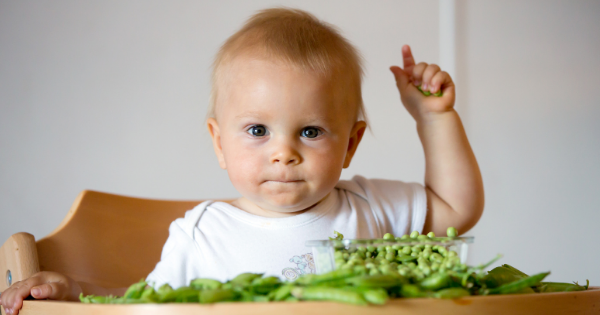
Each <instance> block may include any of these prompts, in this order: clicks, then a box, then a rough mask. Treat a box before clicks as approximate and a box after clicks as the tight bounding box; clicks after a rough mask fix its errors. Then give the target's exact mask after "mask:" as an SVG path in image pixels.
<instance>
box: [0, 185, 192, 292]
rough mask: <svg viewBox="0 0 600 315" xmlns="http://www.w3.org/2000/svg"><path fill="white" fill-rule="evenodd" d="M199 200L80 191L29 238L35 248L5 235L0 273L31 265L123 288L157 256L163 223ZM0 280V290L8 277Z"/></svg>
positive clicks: (25, 237) (31, 269)
mask: <svg viewBox="0 0 600 315" xmlns="http://www.w3.org/2000/svg"><path fill="white" fill-rule="evenodd" d="M199 203H201V201H169V200H154V199H142V198H132V197H126V196H120V195H114V194H108V193H101V192H96V191H88V190H86V191H83V192H82V193H81V194H79V196H78V197H77V199H76V200H75V202H74V203H73V206H72V207H71V210H70V211H69V213H68V214H67V216H66V217H65V218H64V219H63V221H62V222H61V224H60V225H59V226H58V227H57V228H56V229H55V230H54V231H53V232H52V233H50V235H48V236H46V237H44V238H42V239H40V240H38V241H37V242H35V248H32V247H33V246H32V244H33V237H31V235H30V234H27V233H17V234H15V235H13V236H11V238H10V239H9V240H8V241H7V242H6V243H5V244H4V245H3V246H2V250H0V268H2V267H4V268H3V269H7V270H6V271H5V270H3V269H0V272H1V274H0V275H2V274H5V273H6V276H7V278H8V269H10V268H12V270H11V276H12V278H13V283H14V282H16V280H21V279H24V278H27V277H29V276H30V275H31V274H33V273H35V272H36V271H37V270H36V267H37V268H38V269H39V270H41V271H44V270H48V271H56V272H59V273H62V274H65V275H67V276H69V277H71V278H73V279H75V280H76V281H83V282H89V283H93V284H96V285H100V286H103V287H126V286H129V285H131V284H132V283H134V282H137V281H139V280H140V279H142V278H145V277H146V276H147V275H148V274H149V273H150V271H152V270H153V269H154V267H155V265H156V263H157V262H158V261H159V260H160V254H161V251H162V247H163V245H164V243H165V241H166V240H167V237H168V235H169V231H168V229H169V224H170V223H171V222H172V221H173V220H175V219H176V218H179V217H183V216H184V214H185V212H186V211H187V210H190V209H192V208H193V207H195V206H196V205H198V204H199ZM36 249H37V253H36ZM19 251H20V252H19ZM27 257H29V258H27ZM35 259H37V260H38V262H39V265H38V266H36V262H35ZM0 282H1V283H0V291H2V290H3V289H4V288H5V287H6V286H7V283H4V282H8V279H7V280H6V281H0Z"/></svg>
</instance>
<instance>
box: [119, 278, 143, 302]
mask: <svg viewBox="0 0 600 315" xmlns="http://www.w3.org/2000/svg"><path fill="white" fill-rule="evenodd" d="M146 285H147V283H146V281H144V279H142V280H140V282H138V283H134V284H132V285H131V286H129V288H127V291H125V294H124V295H123V297H124V298H126V299H138V298H139V297H140V296H142V292H144V288H146Z"/></svg>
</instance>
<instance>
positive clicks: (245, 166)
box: [227, 151, 262, 193]
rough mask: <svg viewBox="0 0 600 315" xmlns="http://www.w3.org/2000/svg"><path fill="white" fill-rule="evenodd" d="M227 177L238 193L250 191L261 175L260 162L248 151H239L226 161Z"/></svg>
mask: <svg viewBox="0 0 600 315" xmlns="http://www.w3.org/2000/svg"><path fill="white" fill-rule="evenodd" d="M227 171H228V174H229V179H230V180H231V182H232V184H233V185H234V187H236V189H238V191H240V193H243V192H242V190H243V191H252V190H253V187H255V186H256V185H257V183H258V182H259V181H260V179H261V178H262V177H261V167H260V163H258V161H257V160H256V157H255V156H253V155H252V154H251V153H249V152H243V151H242V152H240V154H236V155H235V156H232V159H231V160H229V161H227Z"/></svg>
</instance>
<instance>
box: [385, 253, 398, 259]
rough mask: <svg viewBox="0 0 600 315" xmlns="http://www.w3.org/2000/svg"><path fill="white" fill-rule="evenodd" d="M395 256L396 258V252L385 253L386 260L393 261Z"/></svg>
mask: <svg viewBox="0 0 600 315" xmlns="http://www.w3.org/2000/svg"><path fill="white" fill-rule="evenodd" d="M394 258H396V254H394V253H393V252H391V253H387V254H386V255H385V259H386V260H389V261H392V260H394Z"/></svg>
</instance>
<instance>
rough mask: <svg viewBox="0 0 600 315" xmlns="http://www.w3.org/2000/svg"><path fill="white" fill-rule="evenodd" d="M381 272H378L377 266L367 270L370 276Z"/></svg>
mask: <svg viewBox="0 0 600 315" xmlns="http://www.w3.org/2000/svg"><path fill="white" fill-rule="evenodd" d="M380 274H381V272H379V270H378V269H377V268H372V269H370V270H369V275H370V276H376V275H380Z"/></svg>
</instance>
